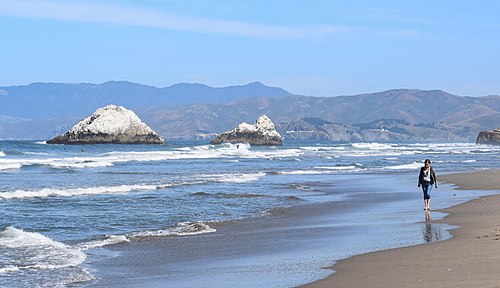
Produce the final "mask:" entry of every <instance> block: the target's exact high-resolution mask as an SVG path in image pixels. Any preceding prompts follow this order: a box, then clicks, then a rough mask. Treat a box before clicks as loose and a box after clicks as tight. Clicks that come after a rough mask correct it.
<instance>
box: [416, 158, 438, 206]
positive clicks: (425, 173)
mask: <svg viewBox="0 0 500 288" xmlns="http://www.w3.org/2000/svg"><path fill="white" fill-rule="evenodd" d="M432 185H434V186H435V187H436V188H438V181H437V178H436V173H435V172H434V169H432V167H431V160H429V159H425V161H424V167H422V168H420V175H419V176H418V187H420V186H422V191H423V192H424V204H425V208H424V210H427V211H430V210H431V191H432Z"/></svg>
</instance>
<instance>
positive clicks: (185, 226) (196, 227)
mask: <svg viewBox="0 0 500 288" xmlns="http://www.w3.org/2000/svg"><path fill="white" fill-rule="evenodd" d="M215 231H216V230H215V229H214V228H212V227H210V226H208V224H205V223H203V222H181V223H178V224H177V225H176V226H174V227H171V228H168V229H162V230H155V231H143V232H137V233H134V234H133V235H132V236H131V238H142V237H165V236H188V235H198V234H205V233H213V232H215Z"/></svg>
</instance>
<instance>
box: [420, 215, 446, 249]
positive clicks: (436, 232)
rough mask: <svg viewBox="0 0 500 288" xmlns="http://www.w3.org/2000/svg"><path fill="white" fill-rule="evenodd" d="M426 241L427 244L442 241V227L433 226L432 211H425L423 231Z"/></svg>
mask: <svg viewBox="0 0 500 288" xmlns="http://www.w3.org/2000/svg"><path fill="white" fill-rule="evenodd" d="M423 236H424V241H425V242H426V243H430V242H436V241H439V240H441V239H442V236H441V227H440V225H433V224H432V217H431V212H430V211H425V229H424V231H423Z"/></svg>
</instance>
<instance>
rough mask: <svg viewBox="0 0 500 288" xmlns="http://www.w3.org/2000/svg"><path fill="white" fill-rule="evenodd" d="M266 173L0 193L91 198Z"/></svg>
mask: <svg viewBox="0 0 500 288" xmlns="http://www.w3.org/2000/svg"><path fill="white" fill-rule="evenodd" d="M265 175H266V173H263V172H257V173H229V174H214V175H199V176H198V179H197V180H186V181H182V180H181V181H177V182H172V183H166V184H144V185H117V186H96V187H85V188H43V189H39V190H32V191H30V190H15V191H6V192H1V191H0V200H10V199H28V198H35V197H40V198H44V197H74V196H91V195H100V194H125V193H129V192H133V191H148V190H158V189H167V188H173V187H178V186H185V185H199V184H204V183H209V182H218V183H224V182H225V183H244V182H252V181H257V180H258V179H259V178H261V177H263V176H265Z"/></svg>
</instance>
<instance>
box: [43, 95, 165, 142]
mask: <svg viewBox="0 0 500 288" xmlns="http://www.w3.org/2000/svg"><path fill="white" fill-rule="evenodd" d="M164 143H165V141H164V140H163V139H162V138H161V137H160V136H158V134H157V133H156V132H155V131H153V129H151V128H150V127H149V126H148V125H146V124H145V123H143V122H142V121H141V119H139V117H137V115H136V114H135V113H134V112H133V111H132V110H128V109H125V108H124V107H122V106H116V105H108V106H106V107H103V108H99V109H97V110H96V111H95V112H94V114H92V115H91V116H90V117H87V118H85V119H83V120H82V121H80V122H79V123H78V124H76V125H75V126H73V128H71V130H69V131H68V132H66V134H64V135H60V136H56V137H54V138H53V139H51V140H49V141H47V144H164Z"/></svg>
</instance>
